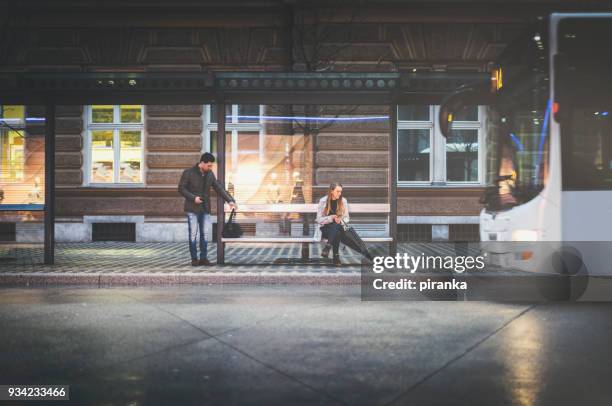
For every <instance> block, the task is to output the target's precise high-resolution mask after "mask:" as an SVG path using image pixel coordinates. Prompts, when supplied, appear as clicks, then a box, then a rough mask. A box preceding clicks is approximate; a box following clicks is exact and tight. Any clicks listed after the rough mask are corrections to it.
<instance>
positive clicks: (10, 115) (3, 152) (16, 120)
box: [0, 105, 25, 181]
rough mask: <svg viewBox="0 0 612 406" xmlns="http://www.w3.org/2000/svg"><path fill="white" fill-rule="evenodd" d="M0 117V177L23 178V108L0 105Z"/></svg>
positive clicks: (7, 178)
mask: <svg viewBox="0 0 612 406" xmlns="http://www.w3.org/2000/svg"><path fill="white" fill-rule="evenodd" d="M0 119H1V120H2V128H1V129H0V168H1V169H0V170H1V172H0V178H1V179H2V180H3V181H19V180H23V169H24V163H25V153H24V144H25V142H24V134H25V108H24V106H9V105H4V106H0Z"/></svg>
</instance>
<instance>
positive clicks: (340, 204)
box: [325, 182, 344, 216]
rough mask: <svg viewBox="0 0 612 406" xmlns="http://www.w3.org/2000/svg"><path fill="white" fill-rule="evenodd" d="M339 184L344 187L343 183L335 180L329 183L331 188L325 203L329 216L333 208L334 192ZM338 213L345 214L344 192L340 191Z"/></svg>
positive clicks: (326, 213)
mask: <svg viewBox="0 0 612 406" xmlns="http://www.w3.org/2000/svg"><path fill="white" fill-rule="evenodd" d="M338 186H340V187H342V184H341V183H339V182H333V183H332V184H331V185H329V190H328V191H327V202H326V203H325V215H327V216H329V211H330V210H331V202H332V192H333V191H334V189H336V188H337V187H338ZM336 214H337V215H339V216H343V215H344V203H343V202H342V193H340V197H338V205H337V206H336Z"/></svg>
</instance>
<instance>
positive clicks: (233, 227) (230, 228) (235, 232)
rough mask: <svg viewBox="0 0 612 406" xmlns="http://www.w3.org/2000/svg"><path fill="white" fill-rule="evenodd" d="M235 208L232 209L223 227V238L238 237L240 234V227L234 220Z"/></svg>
mask: <svg viewBox="0 0 612 406" xmlns="http://www.w3.org/2000/svg"><path fill="white" fill-rule="evenodd" d="M235 215H236V209H232V212H231V213H230V216H229V219H228V220H227V223H225V226H224V227H223V238H240V237H241V236H242V228H241V227H240V225H239V224H237V223H236V222H235V221H234V216H235Z"/></svg>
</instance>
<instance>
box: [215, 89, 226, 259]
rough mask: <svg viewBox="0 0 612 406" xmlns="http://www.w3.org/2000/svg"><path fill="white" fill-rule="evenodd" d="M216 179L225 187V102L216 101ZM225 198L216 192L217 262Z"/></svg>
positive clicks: (221, 254) (222, 251)
mask: <svg viewBox="0 0 612 406" xmlns="http://www.w3.org/2000/svg"><path fill="white" fill-rule="evenodd" d="M217 180H218V181H219V183H221V185H222V186H223V187H225V102H223V101H222V102H220V103H217ZM224 205H225V200H223V197H222V196H221V194H219V193H217V264H219V265H223V264H225V243H224V242H223V226H224V225H225V210H224Z"/></svg>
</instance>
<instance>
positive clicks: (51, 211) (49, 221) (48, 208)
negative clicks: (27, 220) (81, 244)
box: [44, 104, 55, 265]
mask: <svg viewBox="0 0 612 406" xmlns="http://www.w3.org/2000/svg"><path fill="white" fill-rule="evenodd" d="M45 107H46V108H45V254H44V257H45V258H44V260H45V264H46V265H53V264H54V263H55V104H47V105H46V106H45Z"/></svg>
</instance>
